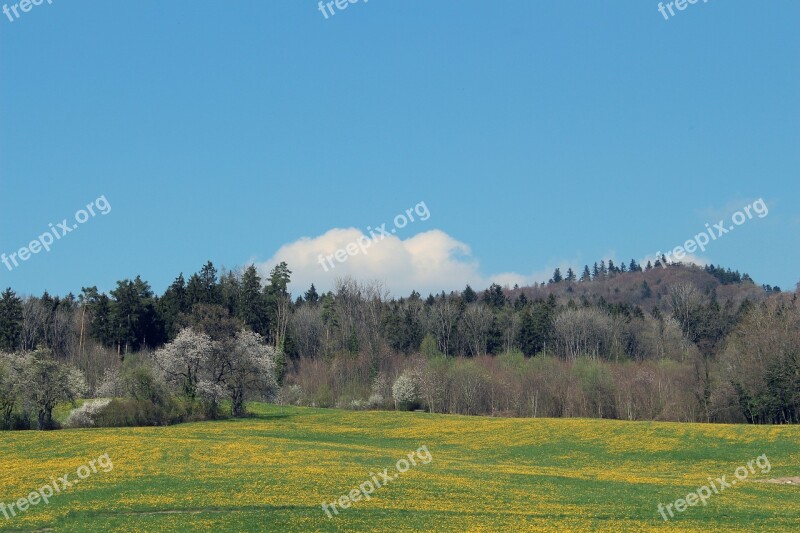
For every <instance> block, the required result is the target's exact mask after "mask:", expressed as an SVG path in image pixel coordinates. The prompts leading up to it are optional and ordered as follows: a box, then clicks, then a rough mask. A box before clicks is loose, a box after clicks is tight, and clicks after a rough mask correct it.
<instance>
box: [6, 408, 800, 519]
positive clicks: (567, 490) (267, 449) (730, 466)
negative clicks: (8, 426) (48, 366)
mask: <svg viewBox="0 0 800 533" xmlns="http://www.w3.org/2000/svg"><path fill="white" fill-rule="evenodd" d="M252 410H253V411H255V412H256V415H257V416H256V417H254V418H250V419H244V420H232V421H222V422H205V423H196V424H184V425H179V426H173V427H162V428H126V429H98V430H63V431H56V432H49V433H42V432H33V431H29V432H4V433H0V464H1V466H2V468H0V501H2V502H5V503H6V504H8V503H10V502H13V501H16V500H17V499H18V498H22V497H25V496H26V495H27V494H28V493H30V492H31V491H34V490H36V489H38V488H39V487H41V486H43V485H44V484H46V483H48V481H49V480H50V477H51V476H53V477H59V478H60V477H61V476H63V475H64V474H70V476H69V480H75V479H77V476H76V474H75V472H76V469H77V468H78V467H79V466H80V465H83V464H87V463H88V462H89V461H90V460H92V459H94V458H96V457H98V456H100V455H102V454H104V453H107V454H108V455H109V457H110V458H111V460H112V461H113V469H112V470H110V471H109V472H103V471H102V470H98V472H96V473H92V474H91V475H90V476H89V477H87V478H86V479H83V480H82V481H81V482H80V484H78V485H75V486H73V487H71V488H68V489H66V490H65V491H64V492H62V493H61V494H57V495H54V496H53V497H52V498H51V499H50V503H49V504H48V505H44V504H43V503H41V502H40V503H39V504H38V505H36V506H32V507H30V508H29V509H28V510H27V511H25V512H22V513H20V514H18V515H17V516H16V517H12V518H11V519H9V520H6V519H5V518H4V517H3V516H2V515H1V514H0V529H4V530H25V531H28V530H47V529H50V530H55V531H141V532H157V531H373V530H375V531H377V530H380V531H434V530H435V531H538V530H542V531H544V530H552V531H589V530H607V531H640V530H657V531H716V530H723V529H725V530H731V531H754V530H757V531H797V530H798V525H800V486H798V485H797V484H794V485H789V484H770V483H761V482H755V480H756V479H769V478H783V477H793V476H798V475H800V428H798V427H786V426H782V427H754V426H728V425H725V426H723V425H698V424H672V423H646V422H645V423H642V422H619V421H608V420H583V419H534V420H532V419H497V418H477V417H475V418H473V417H455V416H439V415H429V414H423V413H398V412H350V411H338V410H319V409H306V408H288V407H284V408H282V407H276V406H270V405H260V404H259V405H255V406H252ZM421 446H426V447H427V450H428V451H429V452H430V457H431V458H432V460H430V462H429V463H428V464H422V462H420V461H418V462H417V465H416V466H411V467H410V468H409V469H408V470H407V471H406V472H405V473H402V474H398V473H397V470H396V468H395V464H396V462H397V461H398V460H399V459H401V458H404V457H407V454H408V453H410V452H413V451H415V450H417V449H418V448H420V447H421ZM762 454H766V456H767V457H768V459H769V462H770V464H771V471H770V472H769V473H765V474H762V473H761V470H760V469H759V468H758V467H755V473H754V474H753V473H751V474H749V477H748V479H747V480H746V481H741V482H739V483H738V484H737V485H736V486H732V487H730V488H727V489H725V490H724V491H722V492H720V493H719V494H715V495H712V496H711V498H710V499H709V500H708V502H707V503H708V504H707V506H702V505H697V506H694V507H689V508H688V509H686V510H685V511H684V512H682V513H676V515H675V518H674V519H671V520H670V521H669V522H666V523H665V522H664V520H663V519H662V518H661V516H660V515H659V513H658V511H657V510H656V506H657V504H658V503H659V502H662V503H663V504H665V505H666V504H667V503H672V502H674V501H675V500H677V499H679V498H684V497H685V496H686V495H687V494H688V493H689V492H691V491H695V490H696V489H697V488H698V487H700V486H702V485H708V484H709V481H708V478H709V477H712V478H714V479H716V478H717V477H721V476H722V475H726V476H727V480H728V481H730V480H731V479H735V477H734V471H735V469H736V468H737V467H740V466H744V465H746V463H747V462H748V461H750V460H753V459H755V458H756V457H757V456H760V455H762ZM384 468H387V469H388V472H389V473H392V472H394V473H395V475H398V478H397V479H396V480H395V481H393V482H392V483H390V484H388V485H386V486H384V487H381V488H376V489H375V491H374V492H373V493H372V495H371V499H370V500H368V501H367V500H366V499H363V498H362V499H361V500H360V501H357V502H354V503H353V504H352V506H351V507H350V508H349V509H342V510H341V511H340V514H339V515H338V516H334V517H333V518H328V516H327V515H326V514H325V512H324V511H323V509H322V507H321V503H322V501H323V500H324V501H326V502H331V501H334V500H336V499H338V498H339V497H340V496H342V495H344V494H347V493H348V492H349V491H350V490H351V489H353V488H354V487H357V486H358V485H360V484H362V483H364V482H365V481H368V480H370V479H371V476H370V473H378V472H381V471H383V469H384ZM378 479H380V477H378Z"/></svg>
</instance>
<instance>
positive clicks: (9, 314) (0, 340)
mask: <svg viewBox="0 0 800 533" xmlns="http://www.w3.org/2000/svg"><path fill="white" fill-rule="evenodd" d="M21 336H22V300H21V299H20V298H19V297H17V294H16V293H15V292H14V291H12V290H11V287H9V288H7V289H6V290H5V291H3V295H2V297H0V350H4V351H7V352H13V351H14V350H16V349H17V348H19V345H20V338H21Z"/></svg>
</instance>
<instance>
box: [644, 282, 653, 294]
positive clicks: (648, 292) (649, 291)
mask: <svg viewBox="0 0 800 533" xmlns="http://www.w3.org/2000/svg"><path fill="white" fill-rule="evenodd" d="M652 295H653V291H652V290H651V289H650V285H648V284H647V281H646V280H645V281H643V282H642V298H650V297H651V296H652Z"/></svg>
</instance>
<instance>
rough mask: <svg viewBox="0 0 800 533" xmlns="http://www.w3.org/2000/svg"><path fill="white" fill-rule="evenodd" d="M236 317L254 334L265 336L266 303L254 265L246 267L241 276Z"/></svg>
mask: <svg viewBox="0 0 800 533" xmlns="http://www.w3.org/2000/svg"><path fill="white" fill-rule="evenodd" d="M238 317H239V318H240V319H241V320H242V322H244V323H245V325H247V326H248V327H249V328H250V329H252V330H253V331H254V332H256V333H258V334H260V335H266V334H267V308H266V302H265V301H264V295H263V293H262V287H261V277H260V276H259V275H258V270H257V269H256V267H255V265H250V266H248V267H247V268H246V269H245V271H244V274H243V275H242V282H241V296H240V303H239V312H238Z"/></svg>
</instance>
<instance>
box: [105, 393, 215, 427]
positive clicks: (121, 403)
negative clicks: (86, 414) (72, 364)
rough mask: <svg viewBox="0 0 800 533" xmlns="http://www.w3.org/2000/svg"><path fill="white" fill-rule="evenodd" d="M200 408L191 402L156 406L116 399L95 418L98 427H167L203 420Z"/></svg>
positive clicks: (132, 400)
mask: <svg viewBox="0 0 800 533" xmlns="http://www.w3.org/2000/svg"><path fill="white" fill-rule="evenodd" d="M198 409H199V408H198V407H197V406H195V405H194V404H192V403H190V402H182V401H180V400H170V401H169V402H167V403H166V404H165V405H163V406H162V405H156V404H154V403H153V402H151V401H149V400H134V399H132V398H122V399H120V398H115V399H113V400H111V401H110V402H109V403H108V404H107V405H105V406H104V407H103V408H101V409H100V410H99V411H98V412H97V413H96V414H95V415H94V417H93V421H94V424H95V426H96V427H135V426H166V425H169V424H177V423H179V422H187V421H193V420H202V419H203V416H202V414H201V413H200V412H199V410H198Z"/></svg>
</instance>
